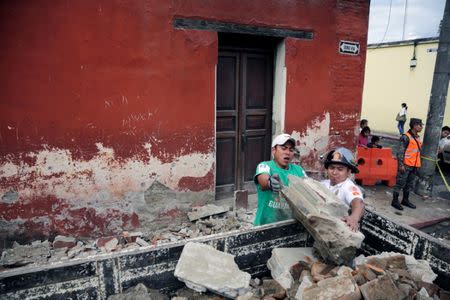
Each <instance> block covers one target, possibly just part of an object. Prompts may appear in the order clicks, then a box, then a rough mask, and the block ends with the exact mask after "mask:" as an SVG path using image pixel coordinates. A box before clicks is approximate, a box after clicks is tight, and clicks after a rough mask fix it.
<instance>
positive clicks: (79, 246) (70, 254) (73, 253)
mask: <svg viewBox="0 0 450 300" xmlns="http://www.w3.org/2000/svg"><path fill="white" fill-rule="evenodd" d="M81 251H84V246H83V243H82V242H78V243H77V245H76V246H75V247H72V248H71V249H70V250H69V251H68V252H67V257H69V258H74V257H75V256H77V255H78V254H80V253H81Z"/></svg>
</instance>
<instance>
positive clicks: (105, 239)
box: [95, 236, 118, 248]
mask: <svg viewBox="0 0 450 300" xmlns="http://www.w3.org/2000/svg"><path fill="white" fill-rule="evenodd" d="M113 239H116V240H117V238H116V237H115V236H107V237H101V238H98V239H97V241H96V242H95V244H96V245H97V247H98V248H101V247H105V244H106V243H108V242H109V241H111V240H113ZM117 242H118V241H117Z"/></svg>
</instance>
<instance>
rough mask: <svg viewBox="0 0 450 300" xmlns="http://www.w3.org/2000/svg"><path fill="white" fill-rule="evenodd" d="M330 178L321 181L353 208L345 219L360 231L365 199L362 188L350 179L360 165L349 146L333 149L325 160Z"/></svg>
mask: <svg viewBox="0 0 450 300" xmlns="http://www.w3.org/2000/svg"><path fill="white" fill-rule="evenodd" d="M324 165H325V169H326V170H327V174H328V179H327V180H323V181H321V183H322V184H323V185H324V186H325V187H326V188H327V189H329V190H330V191H332V192H333V193H334V194H336V196H337V197H338V198H339V199H340V200H341V201H342V203H344V204H345V205H347V206H348V207H349V208H350V209H351V213H350V215H349V216H348V217H345V218H344V219H343V221H344V222H345V223H346V224H347V225H348V227H350V229H351V230H353V231H358V228H359V221H360V220H361V218H362V216H363V215H364V200H363V198H364V197H363V194H362V192H361V189H360V188H359V187H358V186H357V185H356V184H355V183H354V182H353V181H352V180H351V179H350V176H351V174H352V173H358V172H359V171H358V166H357V164H356V163H355V161H354V159H353V155H352V153H351V152H350V150H348V149H347V148H344V147H340V148H337V149H335V150H331V151H330V152H329V153H328V154H327V156H326V159H325V161H324Z"/></svg>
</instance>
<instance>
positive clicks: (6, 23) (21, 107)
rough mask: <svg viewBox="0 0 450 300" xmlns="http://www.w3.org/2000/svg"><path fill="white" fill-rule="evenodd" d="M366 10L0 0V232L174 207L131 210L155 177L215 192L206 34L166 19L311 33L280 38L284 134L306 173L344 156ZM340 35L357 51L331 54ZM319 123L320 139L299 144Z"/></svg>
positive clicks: (223, 0)
mask: <svg viewBox="0 0 450 300" xmlns="http://www.w3.org/2000/svg"><path fill="white" fill-rule="evenodd" d="M368 7H369V3H368V1H363V0H360V1H351V0H347V1H338V0H334V1H332V0H328V1H269V0H260V1H238V0H216V1H206V0H204V1H198V0H196V1H193V0H191V1H188V0H185V1H181V0H180V1H175V0H173V1H165V0H154V1H144V0H128V1H112V0H107V1H106V0H105V1H99V0H94V1H43V0H39V1H28V2H26V3H25V2H23V1H12V0H10V1H1V3H0V18H1V22H2V24H1V26H0V31H1V36H2V47H0V60H1V66H2V68H1V71H0V84H1V89H0V99H1V102H0V110H1V115H0V153H1V158H0V198H1V199H2V200H1V202H0V220H2V221H4V222H6V223H5V224H7V225H8V226H4V228H3V232H2V233H1V234H2V236H5V235H10V234H12V233H18V234H25V235H26V234H30V235H31V234H36V233H39V234H43V235H52V234H57V233H63V234H77V235H85V236H96V235H101V234H109V233H114V232H117V231H120V230H122V229H129V228H133V227H136V226H139V224H140V223H141V224H142V220H143V219H146V218H147V219H151V218H148V215H151V214H153V212H156V215H157V216H164V215H166V213H167V212H173V211H174V210H175V211H177V210H182V209H183V207H182V206H183V204H180V205H177V204H174V206H176V207H175V208H174V207H169V208H168V207H167V206H164V205H160V204H157V205H156V206H155V207H154V210H153V211H152V209H148V211H147V212H145V209H144V212H142V211H143V210H142V209H141V208H142V207H146V205H149V201H150V200H148V198H147V196H146V195H145V191H146V190H148V189H149V188H151V185H152V183H153V182H155V180H157V181H158V182H161V183H163V184H164V185H165V186H167V187H168V188H169V189H170V190H172V191H174V192H176V193H194V195H197V194H195V193H199V194H198V195H199V196H201V197H204V198H205V199H206V198H208V197H211V195H213V192H214V155H215V148H214V147H215V146H214V145H215V139H214V136H215V132H214V123H215V119H214V118H215V114H214V111H215V107H214V98H215V95H214V91H215V75H214V72H215V65H216V62H217V34H216V33H214V32H208V31H195V30H179V29H174V28H173V26H172V19H173V18H174V17H192V18H203V19H209V20H220V21H228V22H235V23H241V24H257V25H261V26H270V27H283V28H292V29H303V30H312V31H313V32H314V39H313V40H297V39H291V38H288V39H286V67H287V93H286V116H285V122H286V132H289V133H291V132H292V133H295V134H297V136H298V140H299V146H300V147H302V145H303V144H304V145H306V144H308V145H307V146H308V147H305V149H307V151H306V152H305V153H306V154H305V153H303V154H304V155H303V156H304V161H303V164H304V165H305V166H306V168H307V169H308V168H310V169H311V168H316V166H317V164H316V158H317V155H318V153H319V152H320V151H322V150H325V148H327V149H328V148H329V147H330V146H333V145H335V144H343V145H347V146H349V147H354V146H355V145H354V140H355V139H354V135H355V130H356V124H357V122H358V120H359V113H360V107H361V97H362V86H363V74H364V62H365V44H366V38H367V23H368ZM340 40H350V41H358V42H360V44H361V45H362V49H361V54H360V55H358V56H349V55H340V54H338V43H339V41H340ZM323 120H325V121H323ZM318 124H319V125H318ZM324 125H325V127H327V128H325V129H324V128H323V127H324ZM318 126H319V127H320V128H319V131H320V132H322V136H320V137H319V141H313V142H311V139H314V138H313V137H312V134H311V132H319V131H317V130H318V128H316V127H318ZM314 130H316V131H314ZM327 130H328V133H326V132H327ZM323 132H325V134H323ZM308 133H309V134H308ZM336 133H339V135H336ZM315 143H317V145H318V146H317V147H316V146H315ZM324 145H325V146H324ZM316 148H317V149H316ZM319 154H320V153H319ZM2 195H3V196H2ZM205 195H206V196H205ZM155 203H156V202H155ZM150 205H151V203H150ZM185 205H188V206H189V205H190V204H189V203H185Z"/></svg>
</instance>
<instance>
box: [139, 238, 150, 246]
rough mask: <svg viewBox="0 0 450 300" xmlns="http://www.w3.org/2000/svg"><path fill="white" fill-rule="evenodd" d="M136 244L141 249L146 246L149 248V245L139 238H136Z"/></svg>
mask: <svg viewBox="0 0 450 300" xmlns="http://www.w3.org/2000/svg"><path fill="white" fill-rule="evenodd" d="M136 244H138V245H139V246H141V247H148V246H150V244H149V243H147V242H146V241H144V240H143V239H141V238H140V237H138V238H136Z"/></svg>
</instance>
